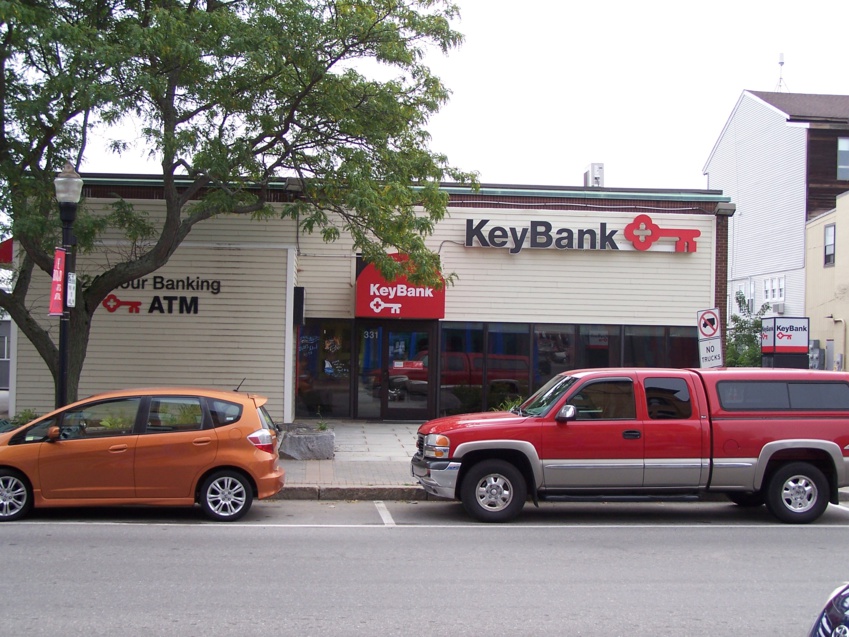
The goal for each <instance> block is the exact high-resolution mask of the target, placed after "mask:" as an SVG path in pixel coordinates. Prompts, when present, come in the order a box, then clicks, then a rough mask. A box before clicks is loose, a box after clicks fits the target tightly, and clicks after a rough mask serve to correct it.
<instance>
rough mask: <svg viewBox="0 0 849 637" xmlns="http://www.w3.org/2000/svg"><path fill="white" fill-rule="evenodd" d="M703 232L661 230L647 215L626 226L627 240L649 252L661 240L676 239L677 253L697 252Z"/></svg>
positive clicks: (678, 229)
mask: <svg viewBox="0 0 849 637" xmlns="http://www.w3.org/2000/svg"><path fill="white" fill-rule="evenodd" d="M701 234H702V233H701V230H694V229H692V228H661V227H660V226H658V225H657V224H656V223H655V222H654V221H652V218H651V217H649V216H648V215H646V214H642V215H637V216H636V217H634V220H633V221H632V222H631V223H629V224H628V225H627V226H625V238H626V239H628V241H630V242H631V243H633V244H634V247H635V248H636V249H637V250H648V249H649V248H650V247H651V246H652V244H653V243H654V242H655V241H658V240H659V239H664V238H666V239H675V252H695V251H696V248H697V245H696V239H697V238H698V237H699V236H701Z"/></svg>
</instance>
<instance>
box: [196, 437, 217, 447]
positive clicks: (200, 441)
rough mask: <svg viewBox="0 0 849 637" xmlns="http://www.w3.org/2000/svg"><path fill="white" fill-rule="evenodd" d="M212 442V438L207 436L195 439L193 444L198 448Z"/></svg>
mask: <svg viewBox="0 0 849 637" xmlns="http://www.w3.org/2000/svg"><path fill="white" fill-rule="evenodd" d="M210 442H212V438H210V437H209V436H207V437H206V438H195V439H194V440H192V444H193V445H195V446H196V447H200V446H201V445H208V444H209V443H210Z"/></svg>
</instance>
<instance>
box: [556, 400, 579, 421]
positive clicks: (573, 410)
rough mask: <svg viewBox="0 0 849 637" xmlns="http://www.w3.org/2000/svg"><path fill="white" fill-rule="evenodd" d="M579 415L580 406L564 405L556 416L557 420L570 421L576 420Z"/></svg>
mask: <svg viewBox="0 0 849 637" xmlns="http://www.w3.org/2000/svg"><path fill="white" fill-rule="evenodd" d="M577 417H578V408H577V407H575V405H568V404H567V405H563V406H562V407H561V408H560V411H558V412H557V415H556V416H555V417H554V420H555V422H568V421H570V420H575V419H576V418H577Z"/></svg>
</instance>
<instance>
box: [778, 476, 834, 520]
mask: <svg viewBox="0 0 849 637" xmlns="http://www.w3.org/2000/svg"><path fill="white" fill-rule="evenodd" d="M766 507H767V509H769V512H770V513H772V514H773V515H774V516H775V517H777V518H778V519H779V520H781V521H782V522H788V523H790V524H807V523H808V522H813V521H814V520H816V519H817V518H819V517H820V516H821V515H822V514H823V513H824V512H825V510H826V508H827V507H828V480H826V477H825V475H824V474H823V472H822V471H820V470H819V469H817V468H816V467H815V466H813V465H812V464H808V463H807V462H791V463H790V464H786V465H784V466H783V467H780V468H779V469H778V470H777V471H776V472H775V473H774V474H773V475H772V477H771V478H770V480H769V483H768V485H767V488H766Z"/></svg>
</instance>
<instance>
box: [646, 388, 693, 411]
mask: <svg viewBox="0 0 849 637" xmlns="http://www.w3.org/2000/svg"><path fill="white" fill-rule="evenodd" d="M645 388H646V404H647V405H648V410H649V418H651V419H652V420H666V419H673V418H689V417H690V416H691V415H692V414H693V408H692V405H691V404H690V390H689V388H688V387H687V381H685V380H684V379H683V378H647V379H646V381H645Z"/></svg>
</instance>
